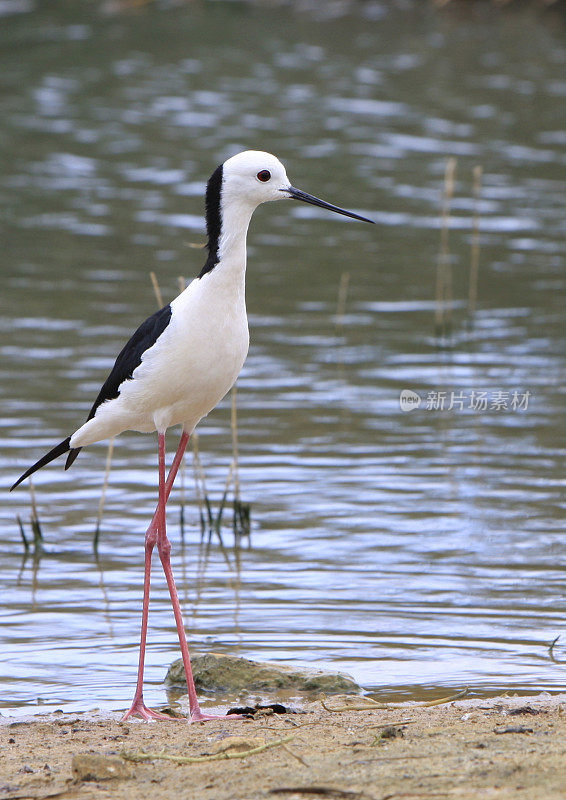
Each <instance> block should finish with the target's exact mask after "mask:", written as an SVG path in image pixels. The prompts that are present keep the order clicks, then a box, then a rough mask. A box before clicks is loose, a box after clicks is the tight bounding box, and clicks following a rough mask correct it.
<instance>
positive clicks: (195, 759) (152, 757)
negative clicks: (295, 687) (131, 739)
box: [120, 736, 294, 764]
mask: <svg viewBox="0 0 566 800" xmlns="http://www.w3.org/2000/svg"><path fill="white" fill-rule="evenodd" d="M292 739H294V737H293V736H285V737H284V738H283V739H277V740H276V741H275V742H266V743H265V744H261V745H258V746H257V747H251V748H250V749H249V750H240V751H238V752H232V753H231V752H229V751H224V752H222V753H214V755H210V756H173V755H170V754H169V753H145V752H143V750H142V751H139V752H134V751H133V750H122V752H121V753H120V755H121V756H122V758H124V759H125V760H126V761H136V762H142V761H157V760H161V761H172V762H173V763H174V764H203V763H205V762H207V761H224V760H227V759H232V758H247V757H248V756H255V755H256V754H257V753H263V752H264V751H265V750H270V749H271V748H273V747H278V746H279V745H283V744H286V743H287V742H290V741H291V740H292Z"/></svg>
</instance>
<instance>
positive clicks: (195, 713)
mask: <svg viewBox="0 0 566 800" xmlns="http://www.w3.org/2000/svg"><path fill="white" fill-rule="evenodd" d="M158 440H159V502H158V505H157V550H158V552H159V558H160V559H161V564H162V566H163V572H164V573H165V579H166V581H167V586H168V587H169V594H170V595H171V604H172V606H173V614H174V615H175V624H176V626H177V634H178V636H179V644H180V645H181V656H182V658H183V666H184V667H185V676H186V679H187V692H188V695H189V717H190V719H191V720H192V721H199V720H208V719H241V716H240V715H239V714H228V715H226V716H220V715H217V714H204V713H203V712H202V711H201V709H200V706H199V702H198V699H197V693H196V689H195V682H194V679H193V671H192V668H191V659H190V656H189V646H188V644H187V637H186V636H185V627H184V625H183V615H182V613H181V605H180V603H179V597H178V595H177V588H176V586H175V580H174V578H173V572H172V570H171V542H170V541H169V539H168V538H167V530H166V522H165V515H166V511H165V505H166V502H167V487H166V485H165V436H164V435H163V434H161V433H160V434H159V439H158Z"/></svg>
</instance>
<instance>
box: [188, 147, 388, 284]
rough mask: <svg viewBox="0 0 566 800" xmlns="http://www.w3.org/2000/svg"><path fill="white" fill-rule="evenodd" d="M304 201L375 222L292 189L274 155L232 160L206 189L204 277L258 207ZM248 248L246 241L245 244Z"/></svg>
mask: <svg viewBox="0 0 566 800" xmlns="http://www.w3.org/2000/svg"><path fill="white" fill-rule="evenodd" d="M284 199H291V200H301V201H302V202H304V203H311V204H312V205H314V206H319V207H320V208H326V209H328V210H329V211H335V212H336V213H337V214H343V215H344V216H346V217H352V218H353V219H359V220H362V221H363V222H373V220H371V219H367V218H366V217H361V216H360V215H359V214H354V213H353V212H352V211H346V210H345V209H343V208H339V207H338V206H333V205H331V204H330V203H327V202H326V201H324V200H319V198H318V197H314V195H312V194H307V193H306V192H302V191H301V190H300V189H295V187H294V186H291V183H290V181H289V178H288V177H287V173H286V172H285V167H284V166H283V164H282V163H281V162H280V161H279V159H278V158H276V157H275V156H274V155H272V154H271V153H264V152H262V151H261V150H245V151H244V152H243V153H238V154H237V155H235V156H232V158H229V159H228V160H227V161H225V162H224V164H221V165H220V166H219V167H217V169H216V170H215V171H214V172H213V173H212V175H211V177H210V179H209V181H208V184H207V187H206V230H207V233H208V245H207V246H208V252H209V255H208V259H207V262H206V264H205V265H204V267H203V269H202V271H201V273H200V276H199V277H202V276H203V275H205V274H206V273H207V272H210V271H211V270H212V269H213V268H214V266H215V265H216V264H217V263H218V261H219V259H220V258H222V257H223V256H225V255H226V248H227V247H230V246H232V244H233V240H234V236H237V235H240V236H241V235H242V234H243V236H244V239H245V234H246V230H247V226H248V223H249V219H250V217H251V215H252V212H253V211H254V209H255V208H257V206H259V205H260V204H261V203H267V202H269V201H270V200H284ZM244 246H245V241H244Z"/></svg>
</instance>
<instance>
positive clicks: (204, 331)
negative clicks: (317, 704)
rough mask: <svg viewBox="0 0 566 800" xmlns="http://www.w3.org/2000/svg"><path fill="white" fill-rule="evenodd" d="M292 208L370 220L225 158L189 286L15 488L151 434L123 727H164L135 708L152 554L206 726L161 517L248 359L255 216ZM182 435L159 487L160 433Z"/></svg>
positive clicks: (257, 167)
mask: <svg viewBox="0 0 566 800" xmlns="http://www.w3.org/2000/svg"><path fill="white" fill-rule="evenodd" d="M284 198H292V199H294V200H302V201H303V202H305V203H311V204H312V205H315V206H319V207H320V208H326V209H328V210H329V211H335V212H336V213H338V214H344V215H345V216H347V217H352V218H353V219H358V220H362V221H363V222H373V220H370V219H366V218H365V217H361V216H360V215H359V214H354V213H352V212H351V211H345V210H344V209H343V208H338V207H337V206H333V205H330V203H326V202H324V200H319V199H318V198H317V197H313V196H312V195H310V194H306V193H305V192H302V191H300V190H299V189H295V188H294V187H293V186H291V184H290V183H289V179H288V178H287V175H286V172H285V168H284V167H283V165H282V164H281V162H280V161H279V160H278V159H277V158H276V157H275V156H273V155H271V154H270V153H263V152H260V151H255V150H248V151H245V152H243V153H239V154H238V155H236V156H233V157H232V158H229V159H228V160H227V161H225V162H224V164H221V165H220V166H219V167H218V168H217V169H216V170H215V172H214V173H213V174H212V176H211V178H210V180H209V181H208V184H207V188H206V230H207V234H208V244H207V247H208V258H207V260H206V263H205V265H204V267H203V268H202V270H201V272H200V274H199V275H198V278H195V280H193V281H192V282H191V283H190V284H189V286H188V287H187V288H186V289H185V291H184V292H182V293H181V294H180V295H179V296H178V297H176V298H175V300H173V301H172V302H171V303H169V304H168V305H166V306H164V307H163V308H162V309H161V310H160V311H158V312H156V313H155V314H153V315H152V316H151V317H149V318H148V319H146V321H145V322H143V323H142V324H141V325H140V327H139V328H138V329H137V331H136V332H135V333H134V335H133V336H132V338H131V339H130V340H129V342H128V343H127V344H126V345H125V346H124V348H123V349H122V351H121V352H120V354H119V355H118V358H117V359H116V363H115V364H114V367H113V368H112V371H111V373H110V375H109V376H108V378H107V379H106V381H105V383H104V385H103V386H102V389H101V390H100V392H99V394H98V397H97V398H96V400H95V401H94V404H93V406H92V408H91V410H90V413H89V415H88V418H87V421H86V422H85V424H84V425H82V426H81V427H80V428H79V429H78V430H77V431H75V433H73V434H72V435H71V436H68V437H67V438H66V439H64V440H63V441H62V442H60V443H59V444H58V445H56V446H55V447H54V448H53V449H52V450H50V451H49V452H48V453H46V455H44V456H43V458H40V459H39V461H37V462H36V463H35V464H34V465H33V466H32V467H30V468H29V469H28V470H26V472H24V474H23V475H22V476H21V477H20V478H19V479H18V480H17V481H16V482H15V483H14V485H13V486H12V489H15V487H16V486H18V484H19V483H21V482H22V481H23V480H25V478H27V477H29V476H30V475H31V474H32V473H34V472H35V471H36V470H38V469H40V468H41V467H44V466H45V465H46V464H49V462H50V461H53V459H54V458H57V456H60V455H63V454H64V453H67V461H66V464H65V469H68V468H69V467H70V466H71V464H72V463H73V462H74V460H75V459H76V457H77V456H78V454H79V452H80V450H81V448H82V447H85V446H86V445H89V444H93V443H94V442H98V441H100V440H102V439H108V438H110V437H112V436H116V435H117V434H119V433H122V431H126V430H135V431H142V432H149V431H157V437H158V462H159V496H158V503H157V508H156V511H155V514H154V516H153V519H152V521H151V523H150V525H149V528H148V529H147V532H146V536H145V576H144V595H143V610H142V624H141V641H140V656H139V667H138V679H137V686H136V692H135V695H134V700H133V702H132V706H131V708H130V709H129V711H127V712H126V714H125V716H124V719H126V718H127V717H129V716H132V715H139V716H141V717H143V718H144V719H152V718H154V719H170V717H165V716H164V715H163V714H159V713H158V712H156V711H152V710H151V709H149V708H147V707H146V705H145V703H144V701H143V670H144V657H145V645H146V635H147V619H148V610H149V590H150V572H151V556H152V552H153V548H154V546H155V544H157V550H158V552H159V557H160V559H161V563H162V565H163V571H164V573H165V578H166V580H167V585H168V588H169V593H170V595H171V603H172V605H173V613H174V615H175V623H176V626H177V633H178V635H179V642H180V645H181V653H182V657H183V663H184V666H185V673H186V678H187V691H188V695H189V710H190V719H192V720H204V719H214V718H215V717H214V716H213V715H210V714H204V713H203V712H202V711H201V709H200V707H199V703H198V700H197V695H196V690H195V685H194V681H193V677H192V670H191V661H190V657H189V649H188V645H187V640H186V637H185V630H184V626H183V618H182V615H181V607H180V605H179V599H178V596H177V590H176V588H175V581H174V579H173V573H172V571H171V562H170V552H171V544H170V542H169V539H168V538H167V533H166V526H165V507H166V503H167V499H168V497H169V494H170V492H171V488H172V486H173V481H174V480H175V476H176V474H177V470H178V469H179V465H180V463H181V459H182V457H183V453H184V452H185V448H186V446H187V443H188V441H189V436H190V435H191V433H192V431H193V430H194V428H195V426H196V425H197V424H198V422H199V421H200V420H201V419H202V418H203V417H205V416H206V415H207V414H208V413H209V412H210V411H212V409H213V408H214V407H215V406H216V405H217V404H218V403H219V402H220V400H221V399H222V398H223V397H224V395H225V394H226V393H227V392H228V391H229V389H230V388H231V387H232V386H233V384H234V382H235V380H236V378H237V377H238V374H239V372H240V370H241V369H242V366H243V364H244V361H245V358H246V355H247V352H248V342H249V336H248V319H247V314H246V301H245V272H246V235H247V230H248V225H249V222H250V219H251V216H252V213H253V212H254V210H255V209H256V208H257V206H259V205H260V204H261V203H265V202H267V201H269V200H282V199H284ZM171 425H182V435H181V440H180V442H179V446H178V448H177V452H176V453H175V457H174V459H173V464H172V466H171V469H170V471H169V475H168V476H167V478H166V477H165V431H166V430H167V428H169V427H170V426H171Z"/></svg>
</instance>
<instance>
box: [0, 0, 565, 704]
mask: <svg viewBox="0 0 566 800" xmlns="http://www.w3.org/2000/svg"><path fill="white" fill-rule="evenodd" d="M102 7H103V8H104V10H105V11H106V12H110V11H112V8H113V9H114V12H116V13H102V12H99V10H98V9H97V7H96V5H92V6H90V7H89V8H88V9H87V8H84V7H80V8H76V7H74V6H68V5H67V4H64V3H51V4H49V5H48V6H45V5H39V4H37V7H35V5H34V4H33V3H30V4H28V3H26V4H20V7H19V10H20V13H7V11H8V10H9V9H8V4H4V5H2V6H1V7H0V14H3V16H2V17H1V24H0V41H1V44H2V48H1V50H0V61H1V63H0V67H1V68H0V81H1V84H2V96H3V100H2V108H3V113H2V115H1V117H0V137H1V139H2V146H3V149H4V151H5V152H6V155H7V157H6V158H4V159H3V160H2V163H1V164H0V200H1V204H2V208H3V211H4V213H3V223H2V239H3V258H2V267H1V269H2V277H3V298H4V300H5V303H4V304H3V313H2V319H1V320H0V325H1V326H2V347H3V360H2V364H1V369H2V382H1V384H0V393H1V400H2V403H1V405H2V416H1V424H2V428H3V437H2V439H3V445H2V463H1V465H0V466H1V472H2V478H3V485H4V486H9V485H10V484H11V483H12V482H13V480H14V479H15V478H16V477H17V476H18V475H19V474H20V472H21V471H22V470H23V469H24V468H25V467H26V466H27V465H28V464H29V463H31V462H32V461H34V460H35V459H36V458H37V457H38V456H39V455H40V454H41V453H42V452H44V451H45V450H46V449H47V448H48V447H50V446H51V445H52V444H53V443H54V442H56V441H58V440H60V439H61V438H62V437H63V436H65V435H67V434H68V433H69V432H70V431H72V430H73V429H74V428H76V427H78V425H79V424H80V423H81V422H82V420H83V418H84V416H85V414H86V412H87V411H88V408H89V407H90V404H91V402H92V398H93V396H94V395H95V393H96V392H97V391H98V388H99V385H100V383H101V382H102V381H103V380H104V378H105V377H106V373H107V371H108V369H109V367H110V366H111V363H112V361H113V357H114V356H115V354H116V352H117V350H118V349H119V348H120V347H121V345H122V344H123V342H124V340H125V339H126V338H127V337H128V335H129V333H130V332H131V331H132V330H133V329H134V328H135V327H136V326H137V324H138V323H139V322H140V320H141V319H143V318H144V317H145V316H147V315H148V314H150V313H151V312H152V311H153V310H154V307H155V300H154V297H153V292H152V288H151V283H150V280H149V272H150V270H154V271H155V272H156V274H157V276H158V279H159V282H160V286H161V289H162V291H163V294H164V297H165V298H166V299H169V298H170V297H172V296H173V295H174V294H175V292H176V291H177V288H176V287H177V280H178V276H179V275H183V276H185V277H186V278H190V277H191V276H192V275H194V274H195V273H196V272H198V270H199V269H200V266H201V262H202V253H201V251H200V250H199V249H195V248H193V247H190V246H189V245H191V244H195V243H200V242H202V241H203V239H204V229H203V221H202V192H203V188H204V181H205V180H206V177H207V176H208V174H210V172H211V171H212V169H213V168H214V166H215V165H216V164H217V163H218V162H219V161H220V160H222V159H224V158H225V157H226V156H228V155H231V154H232V153H234V152H236V151H238V150H239V149H244V148H248V147H254V148H262V149H267V150H271V151H273V152H275V153H276V154H277V155H279V156H280V157H281V158H282V160H283V161H284V162H285V163H286V165H287V167H288V171H289V174H290V176H291V179H292V180H293V182H294V183H295V184H296V185H298V186H300V187H302V188H304V189H305V190H306V191H310V192H313V193H315V194H318V195H319V196H324V197H325V198H327V199H328V200H329V201H331V202H336V203H339V204H340V205H342V206H344V207H347V208H352V209H356V210H358V211H359V212H360V213H362V214H367V215H369V216H372V217H373V218H374V219H376V221H377V222H378V226H377V227H374V228H370V226H363V225H359V224H356V223H354V222H351V221H348V220H345V219H343V218H339V217H330V218H329V216H328V215H326V214H325V213H324V212H322V211H320V210H319V209H315V208H313V207H301V208H299V207H296V206H295V205H293V204H286V203H280V204H276V205H273V206H271V207H262V208H261V209H259V210H258V212H257V213H256V215H255V217H254V220H253V223H252V226H251V231H250V242H249V278H248V309H249V314H250V327H251V334H252V336H251V338H252V345H251V350H250V356H249V359H248V361H247V364H246V367H245V369H244V372H243V374H242V376H241V379H240V381H239V384H238V386H239V390H238V412H239V431H238V433H239V445H240V470H239V476H240V482H241V491H242V499H243V500H244V501H246V502H250V503H251V504H252V536H251V545H250V547H249V548H248V547H247V545H246V542H245V541H244V547H243V549H242V550H241V552H240V554H239V564H237V563H236V560H235V558H234V554H233V552H232V550H231V547H232V538H233V537H232V534H231V532H230V530H229V528H225V529H224V532H223V533H224V540H225V542H226V545H227V548H228V560H229V563H227V559H226V557H225V554H224V553H223V551H222V549H221V548H220V547H219V546H218V544H217V542H216V540H214V541H213V545H212V547H211V548H210V551H209V553H208V556H207V561H206V565H205V566H204V567H203V551H202V549H201V548H200V547H199V539H200V530H199V521H198V519H199V517H198V509H197V507H196V506H195V504H194V502H193V501H194V477H193V470H192V466H191V464H190V462H189V464H188V466H187V472H186V476H185V496H186V498H187V505H186V508H185V519H186V531H185V543H184V546H183V547H181V542H180V535H179V499H180V493H179V491H177V492H176V494H174V495H173V496H172V500H171V510H170V532H171V538H172V539H173V542H174V561H175V564H174V566H175V568H176V572H177V575H178V578H179V583H180V590H181V595H182V596H184V601H185V609H186V622H187V625H188V628H189V629H190V636H191V640H192V642H193V646H194V647H195V648H196V649H197V650H200V651H203V650H211V649H212V650H230V651H231V652H238V653H241V654H242V655H247V656H250V657H252V658H253V657H255V658H264V659H273V660H284V661H294V662H303V663H310V664H313V663H316V664H318V665H322V666H324V665H328V666H332V667H339V668H341V669H344V670H346V671H348V672H350V673H352V674H353V675H354V676H355V677H356V679H357V680H358V681H360V682H361V683H362V684H363V685H364V686H366V687H368V688H370V689H374V690H379V691H380V692H381V694H382V696H385V697H395V696H397V697H399V696H404V697H406V696H411V697H414V696H421V695H422V694H426V693H427V692H428V691H432V690H433V689H438V690H439V691H441V690H443V689H444V687H448V686H450V687H452V686H454V687H461V686H462V685H468V684H469V685H471V686H472V687H474V689H475V690H477V691H479V692H481V691H483V692H487V691H496V690H501V689H502V688H503V687H504V688H505V689H509V688H516V689H519V690H525V691H540V690H542V689H547V690H556V689H562V690H563V689H564V687H565V679H564V667H563V665H560V664H556V663H553V662H552V661H551V659H550V658H549V656H548V653H547V645H548V643H549V642H551V641H552V640H553V639H554V638H555V637H556V636H557V635H558V634H560V633H563V618H564V610H565V609H564V558H563V552H564V551H563V546H562V536H561V533H562V527H563V519H564V454H565V450H566V444H565V439H564V431H565V425H564V322H563V320H564V312H563V309H564V288H565V277H564V235H563V234H564V228H563V225H564V223H563V216H564V215H563V208H564V196H565V186H564V181H563V180H562V179H561V172H562V170H561V168H562V169H563V167H564V164H565V161H566V147H565V146H566V138H565V136H564V112H563V107H564V106H563V99H564V95H565V94H566V80H565V79H564V74H565V73H564V64H565V62H566V47H565V46H564V41H563V37H562V33H563V19H562V17H561V16H560V15H559V14H558V13H556V14H553V15H551V14H546V15H545V14H538V13H536V12H535V11H534V10H533V9H529V8H524V7H521V8H516V7H513V8H508V9H506V10H501V9H499V10H495V9H493V8H490V7H487V6H484V4H477V6H476V4H466V11H464V10H463V9H461V8H456V7H455V8H453V9H448V10H446V11H445V12H444V13H436V12H434V11H433V10H432V9H430V8H427V7H425V4H418V3H415V4H414V5H410V4H409V5H408V6H406V7H403V8H399V9H397V8H396V7H395V5H394V4H391V3H384V2H368V3H364V4H353V5H352V6H349V5H348V4H343V5H342V6H341V7H340V8H341V11H339V10H336V16H333V15H328V16H324V18H319V17H317V16H316V13H317V12H316V11H315V12H312V11H308V10H305V9H304V8H303V9H302V10H296V9H295V7H294V6H293V8H288V7H286V8H284V9H283V8H282V9H266V8H263V7H262V6H260V5H254V4H243V3H242V4H240V3H237V4H236V3H226V4H224V3H207V4H202V5H200V6H196V5H195V4H189V5H187V6H181V7H178V8H169V9H167V10H161V11H159V10H158V9H157V8H156V7H155V6H152V5H150V6H148V7H144V8H142V9H141V10H138V11H135V12H124V13H120V12H119V7H118V6H113V7H112V8H111V7H110V6H109V5H108V4H107V5H105V6H102ZM333 7H334V5H333ZM30 8H32V10H31V11H30ZM299 8H300V7H299ZM336 9H338V7H336ZM11 10H12V11H14V10H15V11H18V3H16V2H15V3H13V4H12V7H11ZM448 156H454V157H456V158H457V171H456V184H455V195H454V199H453V202H452V209H451V211H452V213H451V220H450V231H449V233H450V238H449V245H450V253H451V256H450V264H451V268H452V293H453V297H454V298H455V301H454V303H453V311H452V314H453V325H452V331H451V334H450V336H449V337H447V338H446V339H444V340H443V341H442V342H439V341H437V340H436V339H435V336H434V313H435V280H436V278H435V270H436V262H437V254H438V247H439V227H440V221H439V219H440V218H439V209H440V204H441V192H442V183H443V176H444V170H445V166H446V159H447V157H448ZM478 164H479V165H481V166H482V167H483V172H484V177H483V182H482V189H481V197H480V201H479V206H478V208H479V213H480V217H481V219H480V230H481V246H482V249H481V260H480V282H479V302H478V311H477V313H476V315H475V317H474V319H473V320H471V321H470V320H468V319H467V316H466V306H467V295H468V280H469V264H470V244H471V241H472V239H473V227H474V200H473V191H472V170H473V168H474V166H476V165H478ZM345 273H347V278H346V281H345V280H344V274H345ZM346 284H347V287H348V290H347V296H344V295H343V298H342V300H343V301H344V300H345V304H344V305H343V308H342V309H341V310H338V295H339V287H340V285H342V286H343V287H344V286H345V285H346ZM404 389H409V390H412V391H413V392H415V393H417V394H418V395H419V396H420V397H421V405H420V407H419V408H418V409H417V410H414V411H411V412H409V413H403V412H402V411H401V409H400V406H399V396H400V393H401V391H402V390H404ZM479 392H485V393H486V397H488V398H489V404H488V408H484V409H482V408H481V406H479V407H478V406H477V404H476V406H474V403H473V402H472V397H474V398H476V400H477V395H478V393H479ZM440 393H445V395H444V402H445V403H446V406H448V405H450V402H451V401H452V403H453V405H454V408H453V409H452V410H448V409H447V408H444V409H441V408H436V409H435V408H432V407H430V406H434V405H435V404H436V405H439V404H440V403H441V397H442V395H441V394H440ZM514 393H517V395H520V396H522V397H525V396H526V395H527V393H528V406H527V408H514V407H513V394H514ZM494 398H498V399H499V406H497V404H496V405H495V406H494V405H493V402H494ZM458 400H460V402H458ZM455 401H456V402H455ZM173 446H174V439H173V434H172V435H171V439H170V449H171V450H172V449H173ZM200 448H201V455H202V459H203V463H204V466H205V470H206V476H207V486H208V490H209V493H210V496H211V497H212V498H213V500H214V502H215V503H216V504H217V503H218V502H219V501H220V498H221V496H222V493H223V491H224V487H225V483H226V478H227V474H228V470H229V465H230V462H231V458H232V443H231V433H230V409H229V403H228V402H227V401H225V402H224V404H223V406H222V407H221V408H220V409H219V410H218V411H216V412H214V414H212V415H211V417H210V419H209V420H207V421H206V422H205V423H203V425H202V426H201V429H200ZM155 449H156V448H155V442H154V440H153V438H152V437H151V436H140V435H138V434H126V435H124V436H122V437H120V439H119V440H118V441H117V443H116V449H115V454H114V462H113V468H112V472H111V475H110V485H109V489H108V496H107V505H106V510H105V515H104V520H103V525H102V530H101V541H100V548H99V559H98V561H97V560H96V559H95V558H94V557H93V553H92V546H91V543H92V536H93V532H94V528H95V525H96V515H97V509H98V502H99V497H100V492H101V486H102V480H103V472H104V463H105V457H106V454H105V447H104V446H98V447H93V448H90V449H89V450H87V451H86V452H83V453H82V454H81V457H80V459H79V460H78V461H77V463H76V465H75V466H74V467H73V469H72V471H70V472H67V473H66V472H64V471H63V470H62V465H57V464H53V465H51V466H50V467H49V468H48V469H46V470H43V471H42V472H41V473H38V475H37V478H36V481H35V485H36V495H37V506H38V511H39V514H40V518H41V523H42V529H43V533H44V537H45V542H44V553H43V556H42V557H41V559H39V560H38V559H36V560H35V561H34V559H33V558H31V557H30V558H28V559H27V560H26V561H24V562H22V550H23V548H22V545H21V540H20V536H19V532H18V527H17V523H16V516H17V515H20V516H21V517H22V519H23V521H24V524H25V526H26V531H28V535H29V523H28V519H29V514H30V504H29V499H28V494H27V491H26V489H25V487H21V489H20V490H19V491H18V492H15V493H14V494H12V495H4V498H3V503H2V545H1V546H2V559H3V564H4V576H5V577H4V582H3V586H4V588H5V590H6V591H5V593H3V604H2V622H3V625H2V634H1V636H2V647H1V648H0V652H1V662H2V664H1V667H0V669H1V675H2V680H3V687H4V688H3V691H2V698H1V699H0V703H1V704H2V705H3V706H8V707H18V706H22V707H23V706H29V705H34V704H35V703H36V702H38V698H41V701H42V702H45V703H48V704H57V705H61V706H63V705H64V706H66V707H68V708H71V707H76V708H84V707H90V706H92V705H94V704H96V705H101V704H104V705H105V706H113V707H120V706H122V707H125V706H126V705H127V704H128V702H129V700H130V699H131V694H132V688H133V681H134V677H135V671H136V663H137V639H138V625H139V620H138V617H139V612H140V605H141V584H142V571H143V557H142V553H143V532H144V530H145V526H146V525H147V522H148V521H149V518H150V515H151V513H152V504H153V503H154V498H155V484H156V468H155V453H154V450H155ZM153 591H154V600H153V605H152V609H151V615H150V649H149V654H148V660H149V668H148V673H147V675H148V681H149V683H150V691H149V692H148V697H147V699H148V701H149V702H158V701H159V700H161V699H163V697H164V693H163V689H162V687H161V681H162V679H163V676H164V672H165V668H166V666H167V665H168V664H169V663H170V661H171V660H173V658H175V657H176V655H177V648H176V645H175V632H174V623H173V619H172V614H171V613H170V610H169V605H168V599H167V591H166V587H165V584H164V581H163V580H161V578H160V576H159V572H158V571H157V567H156V577H155V579H154V582H153ZM558 647H559V645H558ZM557 652H558V651H557Z"/></svg>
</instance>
